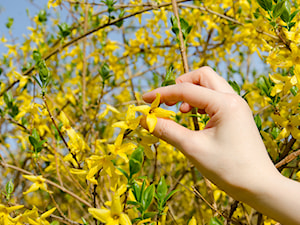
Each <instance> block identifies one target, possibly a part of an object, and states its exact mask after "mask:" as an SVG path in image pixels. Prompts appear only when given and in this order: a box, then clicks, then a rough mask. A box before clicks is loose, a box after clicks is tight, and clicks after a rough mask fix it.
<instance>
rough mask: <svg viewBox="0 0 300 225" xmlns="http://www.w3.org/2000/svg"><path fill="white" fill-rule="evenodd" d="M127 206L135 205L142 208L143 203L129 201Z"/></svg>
mask: <svg viewBox="0 0 300 225" xmlns="http://www.w3.org/2000/svg"><path fill="white" fill-rule="evenodd" d="M126 204H129V205H134V206H137V207H139V206H141V203H139V202H136V201H127V202H126Z"/></svg>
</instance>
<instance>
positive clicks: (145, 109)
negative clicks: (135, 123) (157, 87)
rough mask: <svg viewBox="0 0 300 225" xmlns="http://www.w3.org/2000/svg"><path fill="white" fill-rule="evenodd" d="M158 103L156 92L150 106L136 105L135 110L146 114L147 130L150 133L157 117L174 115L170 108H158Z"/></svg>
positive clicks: (158, 98) (158, 97) (158, 96)
mask: <svg viewBox="0 0 300 225" xmlns="http://www.w3.org/2000/svg"><path fill="white" fill-rule="evenodd" d="M159 104H160V94H159V93H157V94H156V98H155V100H154V101H153V102H152V104H151V106H150V107H149V106H147V105H141V106H136V107H135V110H136V111H138V112H141V113H143V114H144V115H145V116H146V123H147V126H148V129H149V132H150V133H152V132H153V130H154V128H155V126H156V123H157V117H163V118H169V117H171V116H175V115H176V113H175V112H173V111H170V110H166V109H162V108H159Z"/></svg>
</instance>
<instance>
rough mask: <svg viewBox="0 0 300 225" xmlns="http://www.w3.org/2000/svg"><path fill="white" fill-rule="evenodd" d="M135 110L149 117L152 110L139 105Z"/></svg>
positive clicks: (146, 106)
mask: <svg viewBox="0 0 300 225" xmlns="http://www.w3.org/2000/svg"><path fill="white" fill-rule="evenodd" d="M134 109H135V111H138V112H141V113H143V114H144V115H148V114H149V111H150V109H151V108H150V107H149V106H148V105H139V106H136V107H135V108H134Z"/></svg>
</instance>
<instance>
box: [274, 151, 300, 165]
mask: <svg viewBox="0 0 300 225" xmlns="http://www.w3.org/2000/svg"><path fill="white" fill-rule="evenodd" d="M299 155H300V149H299V150H297V151H295V152H292V153H291V154H289V155H287V156H286V157H285V158H283V159H282V160H281V161H279V162H278V163H276V164H275V167H276V168H277V169H278V168H280V167H282V166H283V165H285V164H288V163H289V162H291V161H293V160H294V159H295V158H297V157H298V156H299Z"/></svg>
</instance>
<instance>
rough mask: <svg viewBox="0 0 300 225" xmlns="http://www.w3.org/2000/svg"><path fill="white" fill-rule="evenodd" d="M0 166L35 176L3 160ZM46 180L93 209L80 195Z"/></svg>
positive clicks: (46, 181) (46, 180)
mask: <svg viewBox="0 0 300 225" xmlns="http://www.w3.org/2000/svg"><path fill="white" fill-rule="evenodd" d="M0 165H1V166H2V167H4V168H6V167H7V168H10V169H14V170H16V171H19V172H21V173H24V174H27V175H34V174H33V173H31V172H29V171H27V170H24V169H22V168H19V167H17V166H14V165H11V164H8V163H5V162H4V161H3V160H1V161H0ZM44 179H45V183H48V184H50V185H52V186H54V187H56V188H58V189H60V190H61V191H63V192H65V193H67V194H69V195H71V196H72V197H73V198H75V199H77V200H78V201H79V202H81V203H83V204H85V205H87V206H88V207H92V205H91V204H90V203H89V202H87V201H86V200H84V199H82V198H81V197H79V196H78V195H76V194H74V193H73V192H71V191H69V190H68V189H66V188H65V187H62V186H60V185H58V184H56V183H54V182H53V181H51V180H48V179H46V178H44Z"/></svg>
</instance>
